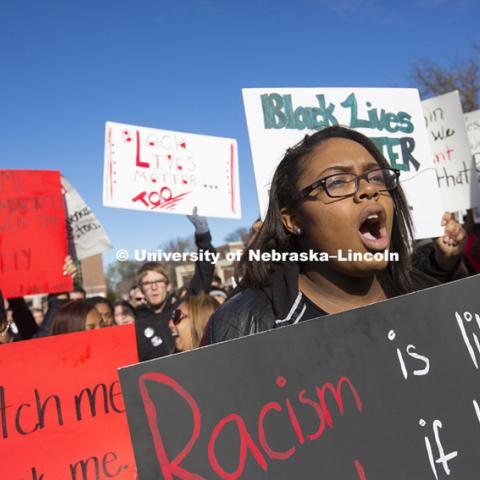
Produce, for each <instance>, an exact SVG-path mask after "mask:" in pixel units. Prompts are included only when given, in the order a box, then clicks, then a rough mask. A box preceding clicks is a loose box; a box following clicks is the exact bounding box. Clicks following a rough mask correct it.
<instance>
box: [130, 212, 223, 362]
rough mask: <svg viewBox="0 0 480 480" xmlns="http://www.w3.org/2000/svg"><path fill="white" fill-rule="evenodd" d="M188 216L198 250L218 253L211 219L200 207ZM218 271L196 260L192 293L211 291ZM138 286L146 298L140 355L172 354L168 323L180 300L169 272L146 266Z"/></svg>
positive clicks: (139, 325) (140, 313)
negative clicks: (210, 228)
mask: <svg viewBox="0 0 480 480" xmlns="http://www.w3.org/2000/svg"><path fill="white" fill-rule="evenodd" d="M187 216H188V215H187ZM188 218H189V220H190V221H191V222H192V223H193V225H194V226H195V244H196V246H197V249H198V251H199V252H201V251H207V250H208V251H211V252H215V249H214V247H213V245H212V243H211V242H212V237H211V235H210V231H209V229H208V222H207V219H206V218H205V217H201V216H199V215H198V214H197V211H196V208H195V209H194V212H193V215H190V216H188ZM214 270H215V265H214V263H213V262H211V261H209V260H200V259H199V260H198V261H197V262H196V263H195V273H194V275H193V277H192V279H191V281H190V283H189V285H188V292H189V293H190V294H192V295H195V294H198V293H199V292H201V291H208V290H209V288H210V284H211V281H212V277H213V273H214ZM137 285H138V287H139V288H140V290H141V291H142V293H143V294H144V295H145V300H146V303H145V304H144V305H140V306H139V307H137V309H136V319H135V332H136V338H137V350H138V358H139V359H140V361H141V362H142V361H145V360H151V359H153V358H158V357H163V356H165V355H169V354H170V353H172V351H173V350H174V348H175V342H174V339H173V337H172V334H171V332H170V329H169V328H168V322H169V319H170V317H171V316H172V312H173V311H174V310H175V309H176V307H177V304H178V299H177V297H176V295H175V293H174V291H173V289H172V287H173V285H172V284H171V283H170V279H169V278H168V275H167V272H166V271H165V270H164V269H163V268H162V265H161V264H160V263H159V262H147V263H145V264H143V265H142V267H141V268H140V269H139V270H138V273H137Z"/></svg>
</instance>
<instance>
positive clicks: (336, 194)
mask: <svg viewBox="0 0 480 480" xmlns="http://www.w3.org/2000/svg"><path fill="white" fill-rule="evenodd" d="M399 176H400V170H397V169H394V168H377V169H375V170H370V171H369V172H365V173H362V175H356V174H355V173H335V174H333V175H328V176H327V177H323V178H321V179H320V180H317V181H316V182H313V183H312V184H311V185H309V186H308V187H305V188H304V189H302V190H301V191H300V192H299V194H298V198H297V199H298V200H302V199H304V198H307V197H311V198H313V197H316V196H317V195H318V194H319V193H320V190H323V191H324V192H325V193H326V194H327V195H328V196H329V197H331V198H341V197H348V196H350V195H355V193H357V192H358V188H359V185H360V180H361V179H364V180H366V181H367V182H368V183H370V184H371V185H374V186H376V187H377V188H378V190H379V191H380V192H384V191H387V190H394V189H395V188H397V187H398V177H399ZM312 192H314V193H315V195H312Z"/></svg>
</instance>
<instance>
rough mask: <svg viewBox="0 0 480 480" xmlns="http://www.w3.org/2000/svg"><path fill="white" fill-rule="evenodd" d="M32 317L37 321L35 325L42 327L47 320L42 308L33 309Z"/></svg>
mask: <svg viewBox="0 0 480 480" xmlns="http://www.w3.org/2000/svg"><path fill="white" fill-rule="evenodd" d="M32 315H33V318H34V320H35V323H36V324H37V325H38V326H40V325H41V324H42V323H43V320H44V319H45V314H44V313H43V310H42V309H41V308H32Z"/></svg>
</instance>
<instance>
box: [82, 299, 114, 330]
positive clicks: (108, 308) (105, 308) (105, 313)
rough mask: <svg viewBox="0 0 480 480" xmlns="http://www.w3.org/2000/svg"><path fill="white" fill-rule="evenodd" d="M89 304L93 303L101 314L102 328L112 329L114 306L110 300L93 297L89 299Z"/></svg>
mask: <svg viewBox="0 0 480 480" xmlns="http://www.w3.org/2000/svg"><path fill="white" fill-rule="evenodd" d="M88 302H89V303H91V304H92V305H93V306H94V307H95V308H96V309H97V312H98V313H99V314H100V317H101V320H102V321H101V326H102V327H111V326H112V325H114V317H113V305H112V302H110V300H108V299H106V298H104V297H92V298H89V299H88Z"/></svg>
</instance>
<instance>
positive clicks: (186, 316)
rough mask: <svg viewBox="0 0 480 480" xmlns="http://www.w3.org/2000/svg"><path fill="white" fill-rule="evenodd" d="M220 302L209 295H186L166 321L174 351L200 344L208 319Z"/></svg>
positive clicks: (195, 346)
mask: <svg viewBox="0 0 480 480" xmlns="http://www.w3.org/2000/svg"><path fill="white" fill-rule="evenodd" d="M219 306H220V304H219V303H218V302H217V301H216V300H215V298H213V297H212V296H211V295H208V294H206V293H203V292H201V293H199V294H198V295H190V296H188V297H187V298H186V299H185V300H184V301H183V302H182V303H180V305H177V308H176V309H175V310H174V311H173V314H172V317H171V318H170V321H169V323H168V326H169V328H170V331H171V332H172V337H173V339H174V342H175V352H184V351H186V350H192V349H193V348H197V347H198V346H199V345H200V341H201V339H202V336H203V332H204V331H205V327H206V325H207V322H208V319H209V318H210V316H211V315H212V313H213V312H214V311H215V310H216V309H217V308H218V307H219Z"/></svg>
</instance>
